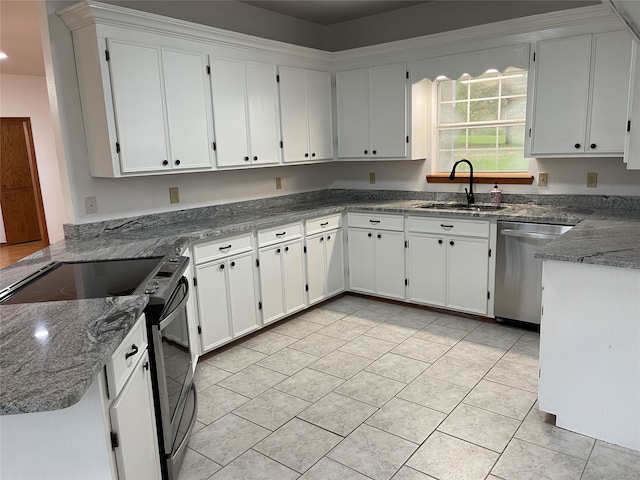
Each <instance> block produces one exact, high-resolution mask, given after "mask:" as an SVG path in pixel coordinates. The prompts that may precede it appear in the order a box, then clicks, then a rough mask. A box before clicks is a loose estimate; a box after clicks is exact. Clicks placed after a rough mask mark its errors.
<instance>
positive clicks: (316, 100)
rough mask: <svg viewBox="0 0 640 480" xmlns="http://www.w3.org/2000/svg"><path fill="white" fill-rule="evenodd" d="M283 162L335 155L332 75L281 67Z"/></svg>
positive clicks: (326, 157)
mask: <svg viewBox="0 0 640 480" xmlns="http://www.w3.org/2000/svg"><path fill="white" fill-rule="evenodd" d="M279 78H280V81H279V84H280V112H281V118H282V141H283V146H282V151H283V161H284V162H304V161H310V160H327V159H331V158H333V127H332V120H331V75H330V74H329V73H327V72H321V71H316V70H304V69H300V68H290V67H279Z"/></svg>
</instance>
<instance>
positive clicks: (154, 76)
mask: <svg viewBox="0 0 640 480" xmlns="http://www.w3.org/2000/svg"><path fill="white" fill-rule="evenodd" d="M107 48H108V50H109V58H110V60H109V72H110V76H111V90H112V96H113V110H114V115H115V119H116V129H117V135H118V145H119V150H120V152H119V155H120V168H121V171H122V173H140V172H149V171H158V170H162V169H163V168H170V167H169V158H168V157H169V145H168V143H167V130H166V126H165V104H164V97H163V87H162V67H161V50H160V48H159V47H152V46H147V45H136V44H132V43H127V42H122V41H119V40H113V39H107ZM165 162H166V165H165V164H164V163H165Z"/></svg>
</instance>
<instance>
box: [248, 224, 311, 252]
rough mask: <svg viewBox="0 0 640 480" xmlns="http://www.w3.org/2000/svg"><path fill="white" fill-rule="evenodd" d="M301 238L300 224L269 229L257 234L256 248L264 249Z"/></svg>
mask: <svg viewBox="0 0 640 480" xmlns="http://www.w3.org/2000/svg"><path fill="white" fill-rule="evenodd" d="M301 236H302V224H300V223H292V224H290V225H282V226H281V227H275V228H269V229H266V230H260V231H259V232H258V246H259V247H264V246H266V245H272V244H274V243H280V242H284V241H286V240H292V239H294V238H300V237H301Z"/></svg>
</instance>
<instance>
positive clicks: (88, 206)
mask: <svg viewBox="0 0 640 480" xmlns="http://www.w3.org/2000/svg"><path fill="white" fill-rule="evenodd" d="M84 209H85V211H86V212H87V213H88V214H93V213H98V202H97V201H96V197H85V198H84Z"/></svg>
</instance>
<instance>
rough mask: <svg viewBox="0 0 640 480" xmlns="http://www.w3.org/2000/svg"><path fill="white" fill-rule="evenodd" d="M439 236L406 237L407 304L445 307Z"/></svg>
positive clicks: (442, 242) (444, 254) (443, 259)
mask: <svg viewBox="0 0 640 480" xmlns="http://www.w3.org/2000/svg"><path fill="white" fill-rule="evenodd" d="M445 240H446V237H445V236H443V235H427V234H420V233H411V234H409V249H408V251H407V277H408V279H409V286H408V289H407V300H409V301H410V302H416V303H426V304H429V305H436V306H445V305H446V292H447V291H446V285H447V282H446V278H447V249H446V243H445Z"/></svg>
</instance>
